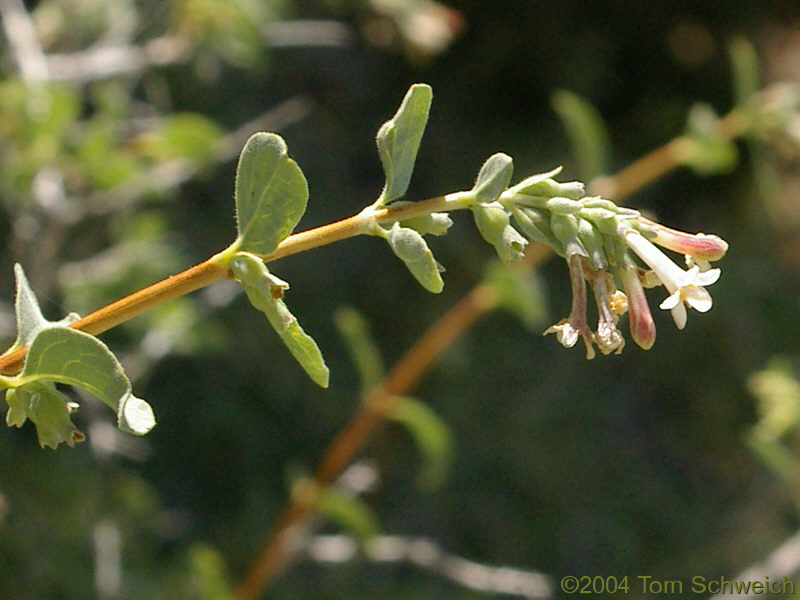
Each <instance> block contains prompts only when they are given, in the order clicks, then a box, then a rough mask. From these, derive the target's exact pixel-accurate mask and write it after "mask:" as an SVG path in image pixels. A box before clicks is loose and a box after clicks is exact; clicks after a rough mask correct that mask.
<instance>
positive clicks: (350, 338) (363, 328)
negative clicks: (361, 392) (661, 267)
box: [334, 307, 386, 390]
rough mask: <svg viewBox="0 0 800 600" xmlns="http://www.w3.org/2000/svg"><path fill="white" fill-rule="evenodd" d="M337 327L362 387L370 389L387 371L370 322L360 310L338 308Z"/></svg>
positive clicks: (335, 316) (336, 315) (335, 317)
mask: <svg viewBox="0 0 800 600" xmlns="http://www.w3.org/2000/svg"><path fill="white" fill-rule="evenodd" d="M334 319H335V321H336V328H337V329H338V330H339V333H340V334H341V335H342V338H343V339H344V342H345V344H346V345H347V349H348V350H349V351H350V357H351V358H352V360H353V362H354V363H355V365H356V369H358V374H359V375H360V378H361V387H362V388H363V389H365V390H368V389H370V388H372V387H374V386H376V385H378V383H380V381H381V379H383V376H384V374H385V372H386V369H385V367H384V365H383V361H382V360H381V353H380V351H379V349H378V346H377V344H375V341H374V340H373V339H372V335H371V334H370V331H369V324H368V323H367V321H366V319H364V317H362V316H361V314H360V313H358V311H356V310H355V309H352V308H349V307H341V308H339V309H337V311H336V314H335V315H334Z"/></svg>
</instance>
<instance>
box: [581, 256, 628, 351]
mask: <svg viewBox="0 0 800 600" xmlns="http://www.w3.org/2000/svg"><path fill="white" fill-rule="evenodd" d="M589 282H590V283H591V285H592V291H593V292H594V298H595V302H596V303H597V315H598V318H597V332H596V333H595V334H594V341H595V342H596V343H597V347H598V348H600V352H602V353H603V354H611V353H612V352H616V353H617V354H619V353H620V352H622V348H623V347H624V346H625V338H623V337H622V333H621V332H620V330H619V329H617V318H618V317H617V315H616V314H615V313H614V311H613V310H612V308H611V294H612V293H613V291H616V288H615V286H614V282H613V281H612V280H611V276H610V275H609V274H608V273H606V272H605V271H594V270H590V271H589Z"/></svg>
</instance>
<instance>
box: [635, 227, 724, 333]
mask: <svg viewBox="0 0 800 600" xmlns="http://www.w3.org/2000/svg"><path fill="white" fill-rule="evenodd" d="M621 233H622V234H623V236H624V238H625V243H626V244H627V245H628V246H629V247H630V248H631V249H632V250H633V251H634V252H635V253H636V255H637V256H638V257H639V258H641V259H642V260H643V261H644V262H645V263H646V264H647V266H649V267H650V268H651V269H652V270H653V272H655V274H656V275H657V276H658V278H659V279H660V280H661V283H663V284H664V287H665V288H667V291H668V292H669V293H670V295H669V297H668V298H667V299H666V300H664V301H663V302H662V303H661V304H660V305H659V307H660V308H663V309H665V310H669V311H670V312H671V313H672V319H673V320H674V321H675V325H676V326H677V327H678V329H683V328H684V327H685V326H686V306H685V305H686V304H688V305H689V306H691V307H692V308H694V309H695V310H696V311H698V312H707V311H708V310H710V309H711V305H712V303H713V302H712V300H711V294H709V293H708V291H706V289H705V287H703V286H706V285H711V284H712V283H714V282H715V281H716V280H717V279H719V273H720V271H719V269H709V270H708V271H703V272H701V271H700V268H699V267H698V266H694V267H692V268H691V269H689V270H688V271H684V270H683V269H681V268H680V267H679V266H678V265H676V264H675V263H674V262H672V260H671V259H670V258H669V257H668V256H667V255H666V254H664V253H663V252H661V250H659V249H658V248H657V247H656V246H655V245H653V244H652V243H651V242H650V241H648V240H647V239H646V238H645V237H644V236H642V235H641V234H640V233H638V232H637V231H634V230H632V229H628V230H625V231H623V232H621Z"/></svg>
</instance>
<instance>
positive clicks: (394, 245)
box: [386, 223, 444, 294]
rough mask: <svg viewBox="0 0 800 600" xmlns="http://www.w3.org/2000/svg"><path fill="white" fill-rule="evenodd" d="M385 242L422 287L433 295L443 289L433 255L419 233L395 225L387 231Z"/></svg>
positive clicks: (442, 282)
mask: <svg viewBox="0 0 800 600" xmlns="http://www.w3.org/2000/svg"><path fill="white" fill-rule="evenodd" d="M386 241H387V242H389V246H390V247H391V249H392V252H394V253H395V255H396V256H397V257H398V258H399V259H400V260H402V261H403V263H405V265H406V267H407V268H408V270H409V271H411V274H412V275H413V276H414V278H415V279H416V280H417V281H418V282H419V283H420V285H422V287H424V288H425V289H426V290H428V291H429V292H433V293H434V294H438V293H439V292H441V291H442V290H443V289H444V281H442V276H441V275H440V274H439V267H438V265H437V264H436V260H435V259H434V258H433V253H432V252H431V249H430V248H428V244H427V243H426V242H425V239H424V238H423V237H422V236H421V235H420V234H419V233H417V232H416V231H414V230H413V229H409V228H408V227H400V224H399V223H395V224H394V225H393V226H392V228H391V229H390V230H389V231H388V234H387V237H386Z"/></svg>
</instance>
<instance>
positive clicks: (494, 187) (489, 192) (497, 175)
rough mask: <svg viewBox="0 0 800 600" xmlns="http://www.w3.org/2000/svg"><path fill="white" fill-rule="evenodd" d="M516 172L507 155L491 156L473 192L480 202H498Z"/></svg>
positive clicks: (512, 162) (484, 165)
mask: <svg viewBox="0 0 800 600" xmlns="http://www.w3.org/2000/svg"><path fill="white" fill-rule="evenodd" d="M513 172H514V161H513V160H512V159H511V157H510V156H508V155H507V154H503V153H502V152H498V153H497V154H493V155H492V156H490V157H489V158H488V159H487V160H486V162H485V163H483V166H482V167H481V170H480V171H479V172H478V178H477V179H476V180H475V185H474V186H473V187H472V191H473V192H474V193H475V198H476V200H477V201H478V202H483V203H489V202H494V201H495V200H497V198H498V196H500V194H502V193H503V191H505V189H506V188H507V187H508V184H509V182H510V181H511V175H512V173H513Z"/></svg>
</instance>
